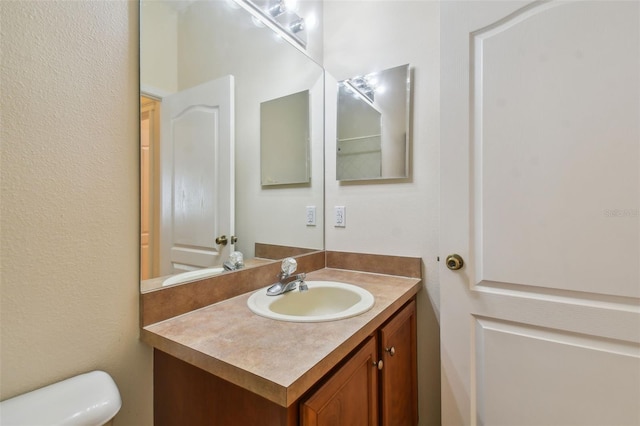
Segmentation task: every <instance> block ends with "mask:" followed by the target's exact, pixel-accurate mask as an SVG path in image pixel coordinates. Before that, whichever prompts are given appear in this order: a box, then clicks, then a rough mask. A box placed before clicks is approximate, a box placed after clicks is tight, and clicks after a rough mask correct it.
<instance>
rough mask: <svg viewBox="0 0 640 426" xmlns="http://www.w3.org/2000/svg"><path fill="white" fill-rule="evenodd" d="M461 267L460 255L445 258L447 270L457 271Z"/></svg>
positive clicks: (462, 262) (462, 264)
mask: <svg viewBox="0 0 640 426" xmlns="http://www.w3.org/2000/svg"><path fill="white" fill-rule="evenodd" d="M462 266H464V260H462V258H461V257H460V255H457V254H450V255H449V256H447V268H449V269H451V270H452V271H457V270H458V269H460V268H462Z"/></svg>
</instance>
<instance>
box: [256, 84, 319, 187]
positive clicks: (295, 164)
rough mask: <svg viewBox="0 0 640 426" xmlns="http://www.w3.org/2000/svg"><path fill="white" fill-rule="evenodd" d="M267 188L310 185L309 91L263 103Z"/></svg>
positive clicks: (263, 159)
mask: <svg viewBox="0 0 640 426" xmlns="http://www.w3.org/2000/svg"><path fill="white" fill-rule="evenodd" d="M260 173H261V177H262V178H261V183H262V185H263V186H268V185H284V184H296V183H308V182H309V178H310V175H309V91H308V90H305V91H303V92H299V93H294V94H292V95H287V96H283V97H281V98H277V99H272V100H269V101H265V102H262V103H261V104H260Z"/></svg>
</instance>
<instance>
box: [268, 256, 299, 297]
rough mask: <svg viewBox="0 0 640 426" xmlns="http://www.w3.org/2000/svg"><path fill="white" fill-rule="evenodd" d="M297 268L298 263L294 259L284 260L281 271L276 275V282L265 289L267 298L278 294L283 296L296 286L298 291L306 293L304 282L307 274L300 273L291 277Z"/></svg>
mask: <svg viewBox="0 0 640 426" xmlns="http://www.w3.org/2000/svg"><path fill="white" fill-rule="evenodd" d="M297 267H298V263H297V262H296V260H295V259H293V258H291V257H287V258H286V259H284V260H283V261H282V267H281V271H280V273H279V274H278V282H277V283H275V284H273V285H272V286H271V287H269V288H268V289H267V296H278V295H280V294H284V293H286V292H288V291H291V290H293V289H295V288H296V286H297V287H298V290H300V291H307V290H308V288H307V285H306V284H305V282H304V279H305V278H306V277H307V274H305V273H304V272H302V273H300V274H297V275H293V273H294V272H295V270H296V268H297Z"/></svg>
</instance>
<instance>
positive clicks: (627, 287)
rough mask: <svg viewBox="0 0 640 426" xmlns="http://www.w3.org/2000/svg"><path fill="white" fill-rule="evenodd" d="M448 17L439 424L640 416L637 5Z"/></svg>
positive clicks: (577, 4) (486, 6)
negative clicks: (458, 260) (452, 265)
mask: <svg viewBox="0 0 640 426" xmlns="http://www.w3.org/2000/svg"><path fill="white" fill-rule="evenodd" d="M441 18H442V19H441V25H442V27H441V60H442V70H441V90H442V91H441V99H442V102H441V106H442V109H441V113H442V116H441V119H442V128H441V132H442V133H441V136H442V139H441V140H442V145H441V242H440V247H441V253H440V255H441V258H440V260H441V262H440V280H441V318H440V319H441V359H442V416H443V424H445V425H462V424H465V425H466V424H484V425H573V424H575V425H638V424H640V402H639V401H640V172H639V170H640V130H639V128H640V3H639V2H638V1H594V2H588V1H571V2H555V1H550V2H534V3H528V2H527V3H525V2H485V1H473V2H443V3H442V6H441ZM454 253H457V254H459V255H460V256H461V257H462V258H463V259H464V261H465V263H464V266H463V267H462V268H461V269H459V270H451V269H449V268H448V267H447V264H446V257H447V255H450V254H454Z"/></svg>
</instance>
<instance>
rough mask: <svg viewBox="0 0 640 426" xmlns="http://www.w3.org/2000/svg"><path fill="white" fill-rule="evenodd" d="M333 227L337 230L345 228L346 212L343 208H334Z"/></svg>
mask: <svg viewBox="0 0 640 426" xmlns="http://www.w3.org/2000/svg"><path fill="white" fill-rule="evenodd" d="M334 212H335V226H336V227H338V228H344V227H345V226H347V218H346V216H345V215H346V210H345V207H344V206H335V207H334Z"/></svg>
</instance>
